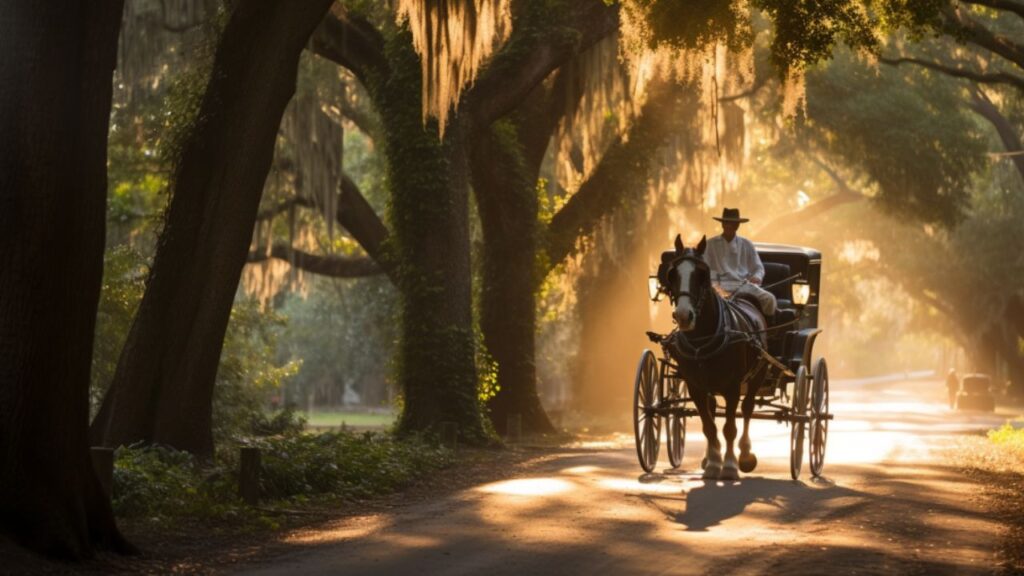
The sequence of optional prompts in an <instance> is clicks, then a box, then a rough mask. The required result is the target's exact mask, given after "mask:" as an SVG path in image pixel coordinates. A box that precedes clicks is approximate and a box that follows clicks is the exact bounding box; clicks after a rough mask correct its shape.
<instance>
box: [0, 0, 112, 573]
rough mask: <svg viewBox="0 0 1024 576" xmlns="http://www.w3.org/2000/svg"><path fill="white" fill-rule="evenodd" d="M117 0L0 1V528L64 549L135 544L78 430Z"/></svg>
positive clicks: (94, 287)
mask: <svg viewBox="0 0 1024 576" xmlns="http://www.w3.org/2000/svg"><path fill="white" fill-rule="evenodd" d="M121 9H122V2H120V1H116V0H111V1H100V0H90V1H78V2H60V3H56V2H30V1H21V2H5V3H3V4H2V5H0V54H2V55H3V56H2V59H0V134H3V137H2V138H0V271H2V272H0V439H2V443H3V451H2V452H0V531H2V532H3V533H5V534H7V535H10V536H12V537H13V538H14V539H15V540H17V541H19V542H21V543H23V544H24V545H26V546H29V547H31V548H33V549H36V550H39V551H41V552H43V553H46V554H50V555H55V556H61V557H66V558H83V557H90V556H92V554H93V550H94V548H106V549H114V550H117V551H122V552H127V551H130V550H131V547H130V545H128V544H127V543H126V542H125V541H124V540H123V539H122V537H121V535H120V533H119V532H118V530H117V526H116V525H115V523H114V517H113V513H112V512H111V509H110V502H109V501H108V500H107V499H106V497H105V496H104V494H103V491H102V490H101V488H100V485H99V481H98V480H97V479H96V475H95V474H94V472H93V469H92V463H91V461H90V458H89V444H88V441H87V435H86V426H87V424H88V417H89V416H88V415H89V400H88V398H89V374H90V371H89V367H90V362H91V356H92V343H93V331H94V327H95V321H96V306H97V303H98V302H99V293H100V285H101V281H102V275H103V245H104V221H105V210H106V194H107V176H106V151H107V127H108V122H109V118H110V99H111V86H112V84H111V74H112V73H113V70H114V64H115V62H116V57H115V55H116V52H117V37H118V27H119V25H120V20H121Z"/></svg>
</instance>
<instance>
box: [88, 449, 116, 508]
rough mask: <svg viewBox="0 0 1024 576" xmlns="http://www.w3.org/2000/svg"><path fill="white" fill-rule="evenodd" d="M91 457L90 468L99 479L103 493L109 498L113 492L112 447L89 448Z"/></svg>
mask: <svg viewBox="0 0 1024 576" xmlns="http://www.w3.org/2000/svg"><path fill="white" fill-rule="evenodd" d="M89 455H90V456H91V457H92V469H93V471H95V472H96V478H97V479H99V481H100V488H102V489H103V494H104V495H105V496H106V497H107V500H110V499H111V497H112V496H113V494H114V449H113V448H106V447H104V446H93V447H91V448H89Z"/></svg>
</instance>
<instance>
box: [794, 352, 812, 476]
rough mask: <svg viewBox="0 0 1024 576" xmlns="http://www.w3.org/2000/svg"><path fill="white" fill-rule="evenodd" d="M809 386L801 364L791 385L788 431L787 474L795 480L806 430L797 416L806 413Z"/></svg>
mask: <svg viewBox="0 0 1024 576" xmlns="http://www.w3.org/2000/svg"><path fill="white" fill-rule="evenodd" d="M809 388H810V385H809V382H808V381H807V368H806V367H804V366H801V367H800V368H799V369H798V370H797V371H796V382H795V385H794V386H793V410H792V413H791V415H792V416H794V418H793V420H791V424H792V425H793V427H792V428H791V429H790V432H789V475H790V476H792V477H793V480H796V479H797V478H799V477H800V470H801V469H802V468H803V466H804V436H805V434H806V432H807V423H806V422H803V421H802V420H800V419H799V418H798V417H800V416H804V415H805V414H806V413H807V393H808V391H809V390H808V389H809Z"/></svg>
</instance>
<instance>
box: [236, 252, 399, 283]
mask: <svg viewBox="0 0 1024 576" xmlns="http://www.w3.org/2000/svg"><path fill="white" fill-rule="evenodd" d="M270 259H277V260H284V261H285V262H288V263H289V264H291V265H292V266H295V267H296V268H299V269H300V270H305V271H306V272H310V273H312V274H319V275H320V276H331V277H334V278H363V277H366V276H376V275H378V274H382V273H383V272H384V271H383V270H381V268H380V266H378V265H377V263H376V262H374V261H373V259H371V258H366V257H361V256H357V257H349V256H320V255H318V254H310V253H309V252H304V251H302V250H299V249H298V248H294V247H292V246H289V245H288V244H285V243H276V244H274V245H273V246H272V247H271V249H270V253H269V254H268V253H267V252H264V251H256V252H250V253H249V256H248V258H247V259H246V261H247V262H249V263H250V264H253V263H257V262H265V261H267V260H270Z"/></svg>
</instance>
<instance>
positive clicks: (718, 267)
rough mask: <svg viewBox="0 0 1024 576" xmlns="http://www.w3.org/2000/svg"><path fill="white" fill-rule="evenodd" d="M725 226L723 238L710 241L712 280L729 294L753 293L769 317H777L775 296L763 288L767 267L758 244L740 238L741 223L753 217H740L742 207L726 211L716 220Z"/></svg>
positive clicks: (707, 253)
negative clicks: (758, 252) (756, 246)
mask: <svg viewBox="0 0 1024 576" xmlns="http://www.w3.org/2000/svg"><path fill="white" fill-rule="evenodd" d="M715 220H718V221H719V222H721V223H722V234H721V236H715V237H714V238H712V239H710V240H708V246H707V248H706V249H705V251H704V259H705V260H706V261H707V263H708V266H709V267H710V268H711V281H712V282H713V283H714V285H715V287H716V288H718V289H719V290H720V291H723V292H725V293H726V294H727V295H732V294H749V295H751V296H753V297H754V298H756V299H757V301H758V302H759V303H760V304H761V311H762V312H764V314H765V316H774V315H775V308H776V306H777V305H778V303H777V302H776V301H775V295H774V294H772V293H771V292H769V291H767V290H765V289H764V288H761V282H762V281H763V280H764V264H762V263H761V257H760V256H758V255H757V250H755V249H754V243H753V242H751V241H750V240H747V239H746V238H744V237H742V236H738V235H737V234H736V231H737V230H739V228H740V224H742V223H744V222H749V221H750V219H749V218H740V210H739V208H723V209H722V217H721V218H715Z"/></svg>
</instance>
